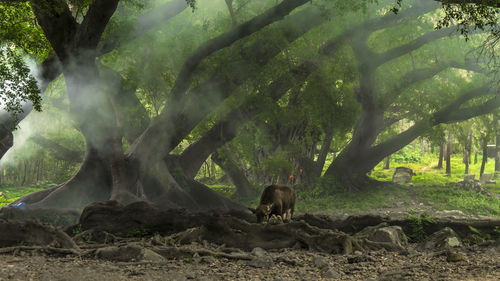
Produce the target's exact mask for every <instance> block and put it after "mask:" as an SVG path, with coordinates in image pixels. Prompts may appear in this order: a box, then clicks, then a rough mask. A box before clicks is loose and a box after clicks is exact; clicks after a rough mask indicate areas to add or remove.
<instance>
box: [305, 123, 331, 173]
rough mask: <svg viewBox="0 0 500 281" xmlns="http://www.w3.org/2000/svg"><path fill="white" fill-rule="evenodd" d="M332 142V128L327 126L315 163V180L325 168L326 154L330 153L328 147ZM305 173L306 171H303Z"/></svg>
mask: <svg viewBox="0 0 500 281" xmlns="http://www.w3.org/2000/svg"><path fill="white" fill-rule="evenodd" d="M332 140H333V128H332V127H331V126H328V127H327V128H326V130H325V137H324V138H323V143H322V144H321V149H320V151H319V155H318V159H317V160H316V163H315V166H316V168H315V171H314V176H315V177H316V178H319V177H321V173H322V172H323V167H324V166H325V161H326V157H327V156H328V152H329V151H330V145H331V144H332ZM304 172H306V171H304Z"/></svg>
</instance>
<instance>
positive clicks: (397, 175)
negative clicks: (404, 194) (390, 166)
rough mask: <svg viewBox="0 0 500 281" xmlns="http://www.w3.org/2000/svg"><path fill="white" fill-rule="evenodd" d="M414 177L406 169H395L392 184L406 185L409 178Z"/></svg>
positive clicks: (410, 170)
mask: <svg viewBox="0 0 500 281" xmlns="http://www.w3.org/2000/svg"><path fill="white" fill-rule="evenodd" d="M414 175H415V173H414V172H413V170H412V169H410V168H407V167H397V168H396V170H395V171H394V174H393V175H392V182H393V183H397V184H407V183H410V182H411V178H412V177H413V176H414Z"/></svg>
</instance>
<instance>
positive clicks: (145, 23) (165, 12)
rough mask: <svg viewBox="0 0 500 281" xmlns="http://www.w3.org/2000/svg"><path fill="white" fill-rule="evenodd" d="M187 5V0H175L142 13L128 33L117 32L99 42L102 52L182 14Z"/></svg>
mask: <svg viewBox="0 0 500 281" xmlns="http://www.w3.org/2000/svg"><path fill="white" fill-rule="evenodd" d="M187 7H188V5H187V3H186V0H173V1H170V2H167V3H165V4H162V5H160V6H159V7H155V8H154V9H152V10H151V11H149V12H146V13H144V14H142V15H140V16H139V17H138V18H137V20H136V21H135V23H134V24H133V28H132V29H129V30H128V31H127V33H125V34H117V33H115V34H113V35H111V36H109V38H107V39H104V41H103V42H102V43H100V44H99V45H100V47H99V49H100V54H101V55H103V54H107V53H109V52H111V51H113V50H114V49H116V48H118V47H119V46H120V45H121V44H124V43H126V42H130V41H132V40H134V39H136V38H138V37H140V36H141V35H142V34H144V33H145V32H147V31H149V30H151V29H153V28H154V27H155V26H157V25H158V24H160V23H163V22H165V21H167V20H169V19H171V18H173V17H174V16H176V15H178V14H180V13H181V12H182V11H184V10H185V9H186V8H187Z"/></svg>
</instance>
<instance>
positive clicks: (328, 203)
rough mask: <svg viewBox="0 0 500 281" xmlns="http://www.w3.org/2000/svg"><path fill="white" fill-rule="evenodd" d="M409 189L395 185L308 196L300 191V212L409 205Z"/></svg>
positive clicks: (298, 209) (298, 206) (359, 209)
mask: <svg viewBox="0 0 500 281" xmlns="http://www.w3.org/2000/svg"><path fill="white" fill-rule="evenodd" d="M408 193H409V189H408V188H405V187H403V188H401V187H398V186H395V185H391V186H384V187H375V188H373V189H372V190H367V191H364V192H360V193H355V194H349V193H340V194H334V195H326V196H319V197H316V196H307V193H298V199H297V204H296V210H297V211H298V212H347V213H349V212H359V211H369V210H373V209H383V208H390V207H394V206H395V205H398V206H409V205H410V200H409V199H408V198H409V196H408V195H409V194H408Z"/></svg>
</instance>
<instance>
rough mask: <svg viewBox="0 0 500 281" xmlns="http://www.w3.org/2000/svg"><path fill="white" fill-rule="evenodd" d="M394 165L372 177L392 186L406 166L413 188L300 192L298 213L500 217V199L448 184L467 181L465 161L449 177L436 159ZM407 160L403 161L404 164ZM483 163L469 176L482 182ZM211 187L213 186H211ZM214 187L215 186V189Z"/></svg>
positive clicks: (495, 188)
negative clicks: (411, 173) (446, 213)
mask: <svg viewBox="0 0 500 281" xmlns="http://www.w3.org/2000/svg"><path fill="white" fill-rule="evenodd" d="M401 159H403V158H399V161H398V162H396V161H391V165H390V166H391V169H388V170H384V169H383V165H382V163H381V164H379V165H377V166H376V167H375V169H374V170H373V171H372V173H371V177H372V178H374V179H377V180H379V181H387V182H390V181H391V180H392V175H393V173H394V170H395V169H396V167H399V166H404V167H408V168H411V169H412V170H413V171H414V172H415V173H416V174H417V175H415V176H414V177H413V179H412V184H413V186H398V185H392V184H388V185H385V186H382V187H374V188H372V189H369V190H367V191H365V192H362V193H356V194H347V193H337V194H334V195H325V194H323V193H322V192H321V190H319V189H317V188H316V189H313V190H308V191H298V192H297V197H298V199H297V204H296V211H297V212H323V213H353V212H368V211H371V210H375V209H378V210H384V209H388V208H397V209H400V210H407V211H408V212H411V211H412V210H415V209H416V208H420V207H421V205H420V204H423V206H426V207H427V208H429V209H430V210H431V211H439V210H459V211H462V212H464V213H466V214H471V215H489V216H500V199H499V198H498V197H489V196H487V195H484V194H480V193H477V192H474V191H467V190H461V189H458V188H455V187H453V186H447V185H446V184H447V183H448V182H458V181H460V180H462V179H463V178H464V170H465V164H463V163H462V159H461V157H459V156H457V157H452V159H451V165H452V173H451V175H450V176H448V175H446V173H445V169H444V168H443V169H437V168H436V166H437V159H436V157H433V156H429V155H427V156H425V157H420V158H419V161H418V162H415V159H418V158H417V157H411V158H410V157H408V158H404V159H410V160H411V161H408V162H405V161H402V160H401ZM404 159H403V160H404ZM494 164H495V163H494V161H492V159H488V162H487V164H486V167H485V173H494ZM480 167H481V159H480V157H479V159H478V162H477V163H476V164H474V163H472V164H471V165H470V167H469V171H470V172H469V173H471V174H476V179H478V178H479V170H480ZM498 181H499V183H497V184H495V185H486V186H485V187H486V188H487V189H488V190H489V191H490V192H491V193H494V194H497V195H500V179H499V180H498ZM210 186H211V185H210ZM211 187H212V186H211ZM213 188H214V189H215V190H218V191H219V190H220V191H222V193H223V194H225V195H230V194H231V192H232V191H234V187H232V186H230V185H225V186H224V187H222V186H221V185H220V184H219V185H214V186H213ZM257 202H258V201H257V200H253V201H251V202H241V203H243V204H245V205H251V206H255V205H256V204H257Z"/></svg>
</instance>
